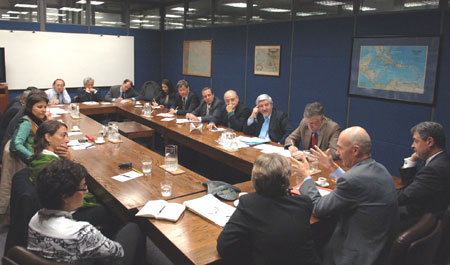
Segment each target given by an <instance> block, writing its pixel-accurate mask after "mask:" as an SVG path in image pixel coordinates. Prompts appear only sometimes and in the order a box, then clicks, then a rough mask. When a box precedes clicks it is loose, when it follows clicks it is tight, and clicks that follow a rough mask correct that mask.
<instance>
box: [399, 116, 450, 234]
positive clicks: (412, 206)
mask: <svg viewBox="0 0 450 265" xmlns="http://www.w3.org/2000/svg"><path fill="white" fill-rule="evenodd" d="M411 134H412V137H413V143H412V146H411V147H412V148H413V149H414V154H412V155H411V157H408V158H405V159H404V161H405V162H404V165H403V167H402V168H401V169H400V175H401V177H402V181H403V183H404V184H407V185H406V186H405V187H404V188H402V189H400V190H398V191H397V196H398V204H399V206H400V221H401V228H402V229H407V228H409V227H410V226H412V225H413V224H415V223H416V222H417V221H418V220H419V218H420V217H421V216H422V215H423V214H425V213H433V214H436V215H438V216H439V215H440V214H442V213H443V211H444V210H445V209H446V208H447V207H448V205H449V204H450V157H449V154H448V153H447V151H445V131H444V128H443V127H442V125H441V124H439V123H437V122H422V123H419V124H417V125H416V126H414V127H413V128H412V129H411ZM419 158H420V159H422V160H424V161H425V165H424V166H423V167H421V168H420V169H417V161H418V160H419Z"/></svg>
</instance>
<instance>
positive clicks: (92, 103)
mask: <svg viewBox="0 0 450 265" xmlns="http://www.w3.org/2000/svg"><path fill="white" fill-rule="evenodd" d="M81 104H84V105H89V106H91V105H98V104H99V103H98V102H96V101H86V102H83V103H81Z"/></svg>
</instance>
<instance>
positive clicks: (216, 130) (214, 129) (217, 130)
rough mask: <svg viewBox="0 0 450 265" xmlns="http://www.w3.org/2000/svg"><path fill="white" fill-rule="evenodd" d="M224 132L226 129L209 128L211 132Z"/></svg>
mask: <svg viewBox="0 0 450 265" xmlns="http://www.w3.org/2000/svg"><path fill="white" fill-rule="evenodd" d="M225 130H226V128H211V129H210V131H211V132H223V131H225Z"/></svg>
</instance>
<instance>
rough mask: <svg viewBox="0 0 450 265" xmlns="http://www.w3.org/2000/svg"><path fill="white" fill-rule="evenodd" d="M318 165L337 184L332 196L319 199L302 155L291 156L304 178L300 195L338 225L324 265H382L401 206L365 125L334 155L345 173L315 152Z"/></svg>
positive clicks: (350, 132) (343, 137)
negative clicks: (329, 172) (338, 159)
mask: <svg viewBox="0 0 450 265" xmlns="http://www.w3.org/2000/svg"><path fill="white" fill-rule="evenodd" d="M314 153H315V157H317V158H318V159H319V162H320V163H321V164H323V165H324V166H325V167H327V168H328V169H330V170H331V172H333V173H332V174H331V175H330V177H331V178H333V179H335V180H337V183H336V188H335V189H334V190H333V192H331V193H330V194H328V195H326V196H323V197H322V196H321V195H320V194H319V192H318V190H317V188H316V186H315V184H314V181H313V180H312V179H311V177H310V176H309V166H308V162H307V161H306V159H305V157H304V156H301V157H300V160H299V161H297V160H295V159H293V158H291V160H292V163H293V168H294V174H297V175H298V176H300V177H304V181H303V184H302V185H301V187H300V193H301V194H303V195H307V196H309V197H310V198H311V199H312V201H313V205H314V209H313V214H314V216H316V217H318V218H323V217H329V216H337V217H338V222H337V225H336V228H335V230H334V232H333V235H332V236H331V238H330V241H329V242H328V243H327V245H326V247H325V251H324V255H323V259H324V260H323V264H324V265H350V264H354V265H375V264H377V265H378V264H379V265H384V264H386V258H387V253H388V251H389V249H390V243H391V242H392V240H393V237H394V236H395V232H396V230H397V226H398V218H399V217H398V205H397V196H396V193H395V186H394V181H393V180H392V176H391V174H389V172H388V171H387V170H386V168H385V167H384V166H383V165H381V164H379V163H377V162H375V160H374V159H372V158H371V140H370V136H369V134H367V132H366V131H365V130H364V129H363V128H361V127H351V128H348V129H346V130H344V131H343V132H342V133H341V134H340V136H339V139H338V142H337V151H336V153H337V154H338V156H339V157H340V158H341V159H342V164H343V166H344V167H348V168H350V169H349V170H348V171H347V172H344V171H343V170H342V169H341V168H340V167H339V166H338V165H337V164H336V163H335V162H334V161H333V159H332V157H331V154H330V153H329V152H328V154H326V153H324V152H323V151H322V150H320V148H316V150H315V151H314Z"/></svg>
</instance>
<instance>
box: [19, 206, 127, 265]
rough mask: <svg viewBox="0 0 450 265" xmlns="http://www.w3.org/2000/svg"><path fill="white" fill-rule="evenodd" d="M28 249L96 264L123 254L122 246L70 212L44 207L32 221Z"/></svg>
mask: <svg viewBox="0 0 450 265" xmlns="http://www.w3.org/2000/svg"><path fill="white" fill-rule="evenodd" d="M27 248H28V250H30V251H32V252H34V253H36V254H37V255H39V256H41V257H44V258H46V259H49V260H53V261H57V262H67V263H73V264H83V265H84V264H93V263H94V262H95V261H96V259H106V260H110V259H117V258H121V257H123V255H124V253H123V248H122V246H121V245H120V244H119V243H117V242H114V241H112V240H110V239H108V238H107V237H105V236H104V235H103V234H102V233H101V232H100V231H99V230H97V229H96V228H95V227H94V226H92V225H91V224H89V223H88V222H82V221H75V220H73V219H72V215H71V214H70V213H69V212H66V211H57V210H47V209H41V210H40V211H39V212H37V213H36V214H35V215H34V216H33V217H32V218H31V220H30V223H29V224H28V247H27Z"/></svg>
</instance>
